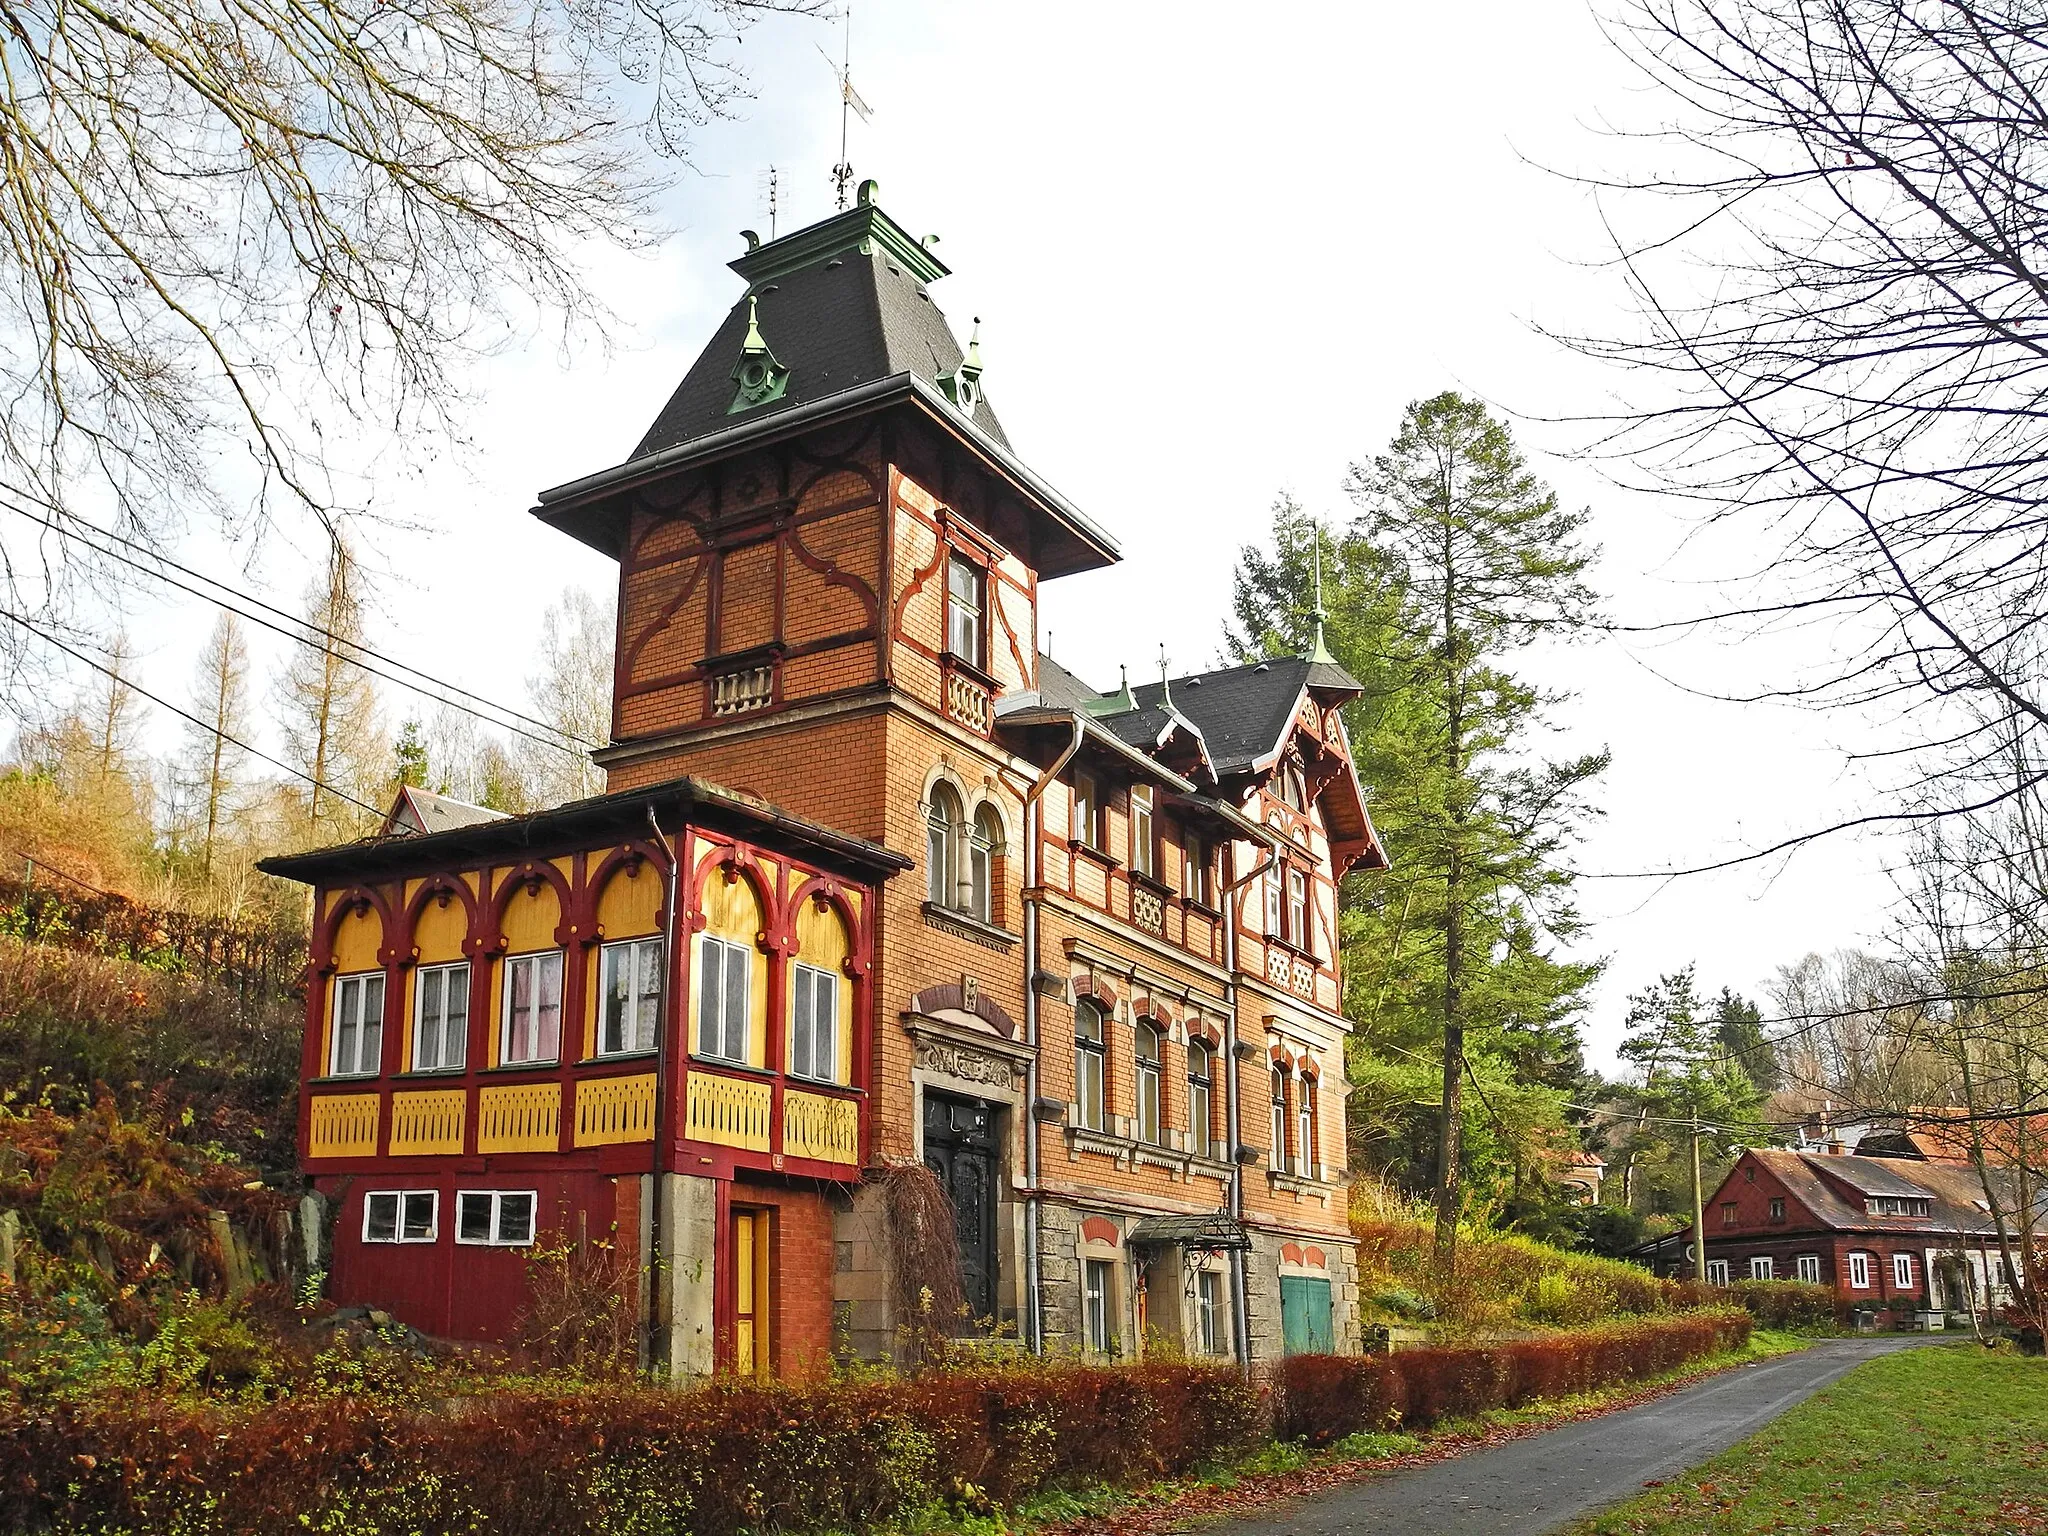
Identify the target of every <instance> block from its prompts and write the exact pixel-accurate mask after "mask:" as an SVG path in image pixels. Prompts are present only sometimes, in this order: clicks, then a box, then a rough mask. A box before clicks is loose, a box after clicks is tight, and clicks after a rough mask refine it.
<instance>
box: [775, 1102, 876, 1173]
mask: <svg viewBox="0 0 2048 1536" xmlns="http://www.w3.org/2000/svg"><path fill="white" fill-rule="evenodd" d="M782 1150H783V1151H784V1152H785V1153H787V1154H788V1155H789V1156H791V1157H814V1158H816V1159H818V1160H819V1161H820V1162H826V1163H848V1164H851V1163H855V1162H857V1161H858V1160H859V1158H860V1105H859V1104H858V1103H856V1102H855V1101H854V1100H852V1099H835V1098H828V1097H827V1096H826V1095H824V1094H822V1093H805V1092H803V1091H802V1090H800V1089H796V1088H785V1089H783V1090H782Z"/></svg>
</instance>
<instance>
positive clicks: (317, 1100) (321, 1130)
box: [306, 1093, 377, 1157]
mask: <svg viewBox="0 0 2048 1536" xmlns="http://www.w3.org/2000/svg"><path fill="white" fill-rule="evenodd" d="M307 1122H308V1123H307V1126H306V1133H307V1134H306V1155H307V1156H308V1157H375V1156H376V1155H377V1095H376V1094H374V1093H322V1094H316V1095H314V1098H313V1105H312V1110H311V1112H310V1114H309V1115H308V1116H307Z"/></svg>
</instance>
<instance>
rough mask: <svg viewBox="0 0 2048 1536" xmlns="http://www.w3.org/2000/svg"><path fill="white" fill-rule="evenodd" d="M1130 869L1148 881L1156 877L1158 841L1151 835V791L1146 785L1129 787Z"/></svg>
mask: <svg viewBox="0 0 2048 1536" xmlns="http://www.w3.org/2000/svg"><path fill="white" fill-rule="evenodd" d="M1131 869H1132V871H1133V872H1134V873H1136V874H1140V875H1143V876H1144V877H1145V878H1146V879H1148V880H1151V879H1156V878H1157V875H1158V869H1159V840H1158V839H1157V838H1156V837H1155V836H1154V835H1153V822H1152V789H1151V786H1150V785H1147V784H1134V785H1132V786H1131Z"/></svg>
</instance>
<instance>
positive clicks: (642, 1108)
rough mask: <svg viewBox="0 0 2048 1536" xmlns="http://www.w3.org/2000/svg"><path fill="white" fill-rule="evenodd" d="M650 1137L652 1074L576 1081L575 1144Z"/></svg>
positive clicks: (584, 1145)
mask: <svg viewBox="0 0 2048 1536" xmlns="http://www.w3.org/2000/svg"><path fill="white" fill-rule="evenodd" d="M652 1140H654V1074H653V1073H652V1072H647V1073H643V1074H641V1075H640V1076H638V1077H599V1078H593V1079H591V1080H590V1081H588V1082H582V1083H578V1084H577V1085H576V1145H577V1146H579V1147H602V1146H609V1145H610V1144H612V1143H614V1142H620V1141H652Z"/></svg>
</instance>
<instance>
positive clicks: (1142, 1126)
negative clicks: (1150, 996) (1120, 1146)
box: [1138, 1023, 1163, 1147]
mask: <svg viewBox="0 0 2048 1536" xmlns="http://www.w3.org/2000/svg"><path fill="white" fill-rule="evenodd" d="M1159 1121H1160V1115H1159V1031H1158V1029H1157V1028H1155V1027H1154V1026H1153V1025H1150V1024H1145V1023H1140V1024H1139V1025H1138V1140H1140V1141H1149V1142H1151V1143H1152V1145H1154V1146H1155V1147H1156V1146H1158V1145H1159V1143H1160V1141H1161V1140H1162V1139H1163V1138H1162V1135H1161V1131H1160V1124H1159Z"/></svg>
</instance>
